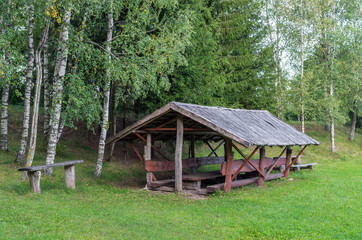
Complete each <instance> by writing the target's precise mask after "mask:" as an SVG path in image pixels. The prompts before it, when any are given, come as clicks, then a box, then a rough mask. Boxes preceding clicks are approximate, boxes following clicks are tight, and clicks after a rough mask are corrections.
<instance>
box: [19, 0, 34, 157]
mask: <svg viewBox="0 0 362 240" xmlns="http://www.w3.org/2000/svg"><path fill="white" fill-rule="evenodd" d="M29 11H30V14H31V15H30V19H29V31H28V46H29V56H28V69H27V71H26V83H25V94H24V117H23V132H22V134H21V141H20V148H19V152H18V155H17V156H16V160H15V161H16V162H17V163H19V164H23V163H24V160H25V152H26V147H27V145H28V136H29V119H30V97H31V84H32V80H33V68H34V36H33V28H34V4H33V2H31V3H30V6H29Z"/></svg>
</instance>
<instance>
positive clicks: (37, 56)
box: [23, 17, 50, 179]
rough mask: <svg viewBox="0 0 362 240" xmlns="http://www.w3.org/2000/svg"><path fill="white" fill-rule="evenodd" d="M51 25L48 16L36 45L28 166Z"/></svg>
mask: <svg viewBox="0 0 362 240" xmlns="http://www.w3.org/2000/svg"><path fill="white" fill-rule="evenodd" d="M49 26H50V18H49V17H48V18H47V22H46V25H45V28H44V31H43V34H42V38H41V40H40V42H39V44H38V46H37V47H36V50H35V65H36V72H37V75H36V83H35V94H34V105H33V108H34V109H33V117H32V122H31V135H30V142H29V152H28V157H27V159H26V167H30V166H31V165H32V163H33V159H34V155H35V148H36V140H37V132H38V120H39V102H40V91H41V83H42V79H43V77H42V76H43V69H42V63H41V49H42V47H43V45H44V43H45V41H46V40H47V36H48V31H49ZM23 179H26V172H23Z"/></svg>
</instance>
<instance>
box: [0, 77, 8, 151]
mask: <svg viewBox="0 0 362 240" xmlns="http://www.w3.org/2000/svg"><path fill="white" fill-rule="evenodd" d="M9 88H10V87H9V83H8V82H7V83H5V84H4V87H3V91H2V103H1V130H0V133H1V136H0V150H1V151H8V105H9Z"/></svg>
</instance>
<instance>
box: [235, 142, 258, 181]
mask: <svg viewBox="0 0 362 240" xmlns="http://www.w3.org/2000/svg"><path fill="white" fill-rule="evenodd" d="M258 149H259V147H255V149H254V151H253V152H252V153H251V154H250V155H249V157H248V158H247V159H246V160H245V161H244V162H243V164H241V166H240V167H239V169H238V170H237V171H236V173H235V174H234V176H233V178H232V180H234V179H235V178H236V176H237V175H238V174H239V172H240V171H241V169H243V167H244V166H245V165H246V164H247V163H248V162H249V161H250V159H251V158H252V157H253V155H254V153H255V152H256V151H257V150H258Z"/></svg>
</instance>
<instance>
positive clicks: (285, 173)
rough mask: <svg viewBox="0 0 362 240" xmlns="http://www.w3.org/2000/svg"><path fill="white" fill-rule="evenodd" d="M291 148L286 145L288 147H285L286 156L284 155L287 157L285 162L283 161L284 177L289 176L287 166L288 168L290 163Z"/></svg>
mask: <svg viewBox="0 0 362 240" xmlns="http://www.w3.org/2000/svg"><path fill="white" fill-rule="evenodd" d="M292 152H293V151H292V149H291V148H290V147H288V149H287V156H286V158H287V160H286V162H285V167H286V168H285V171H284V177H285V178H286V179H288V178H289V168H288V165H289V163H290V159H291V158H292Z"/></svg>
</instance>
